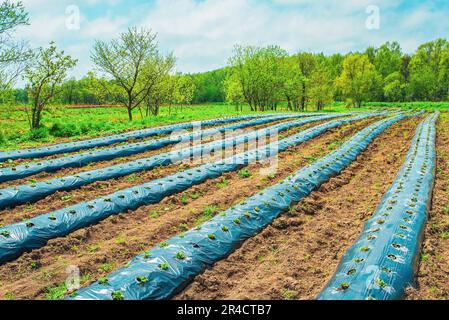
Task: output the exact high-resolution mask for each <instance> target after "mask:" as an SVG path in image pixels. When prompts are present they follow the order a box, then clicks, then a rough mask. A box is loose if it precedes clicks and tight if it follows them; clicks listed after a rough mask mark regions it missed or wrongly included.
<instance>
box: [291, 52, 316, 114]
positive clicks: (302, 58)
mask: <svg viewBox="0 0 449 320" xmlns="http://www.w3.org/2000/svg"><path fill="white" fill-rule="evenodd" d="M296 58H297V60H298V64H299V70H301V74H302V79H303V80H302V84H301V111H304V110H305V109H306V103H307V101H308V100H309V98H310V97H309V89H310V87H309V85H310V78H311V76H312V74H313V72H314V71H315V68H316V59H315V56H314V55H313V54H312V53H307V52H302V53H299V54H297V55H296Z"/></svg>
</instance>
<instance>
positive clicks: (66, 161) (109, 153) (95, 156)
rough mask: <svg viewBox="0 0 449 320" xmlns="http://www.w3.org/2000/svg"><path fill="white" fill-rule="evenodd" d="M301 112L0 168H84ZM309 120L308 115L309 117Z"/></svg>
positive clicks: (18, 174)
mask: <svg viewBox="0 0 449 320" xmlns="http://www.w3.org/2000/svg"><path fill="white" fill-rule="evenodd" d="M297 117H298V116H297V115H280V116H274V117H265V118H262V119H256V120H251V121H248V122H240V123H237V124H233V125H230V126H225V127H220V128H211V129H207V130H203V131H198V132H194V133H188V134H182V135H177V136H173V137H166V138H162V139H158V140H151V141H142V142H137V143H132V144H126V145H122V146H116V147H112V148H106V149H102V150H93V151H90V152H85V153H79V154H75V155H69V156H66V157H61V158H58V159H54V160H46V161H39V162H33V163H29V164H24V165H20V166H15V167H7V168H3V169H0V182H5V181H12V180H17V179H23V178H26V177H29V176H32V175H35V174H38V173H41V172H55V171H58V170H61V169H65V168H73V167H83V166H85V165H88V164H90V163H93V162H98V161H107V160H112V159H116V158H122V157H126V156H130V155H134V154H138V153H142V152H146V151H150V150H157V149H160V148H163V147H165V146H168V145H172V144H177V143H182V142H187V141H192V140H193V141H195V140H198V139H201V138H205V137H209V136H214V135H216V134H219V133H222V132H226V131H232V130H238V129H243V128H247V127H251V126H255V125H261V124H266V123H270V122H274V121H279V120H284V119H289V118H297ZM306 119H307V118H306Z"/></svg>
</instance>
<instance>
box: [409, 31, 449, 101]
mask: <svg viewBox="0 0 449 320" xmlns="http://www.w3.org/2000/svg"><path fill="white" fill-rule="evenodd" d="M409 70H410V96H411V99H413V100H432V101H441V100H445V99H447V98H448V88H449V42H448V41H447V40H445V39H438V40H435V41H432V42H428V43H425V44H423V45H421V46H420V47H419V48H418V50H417V51H416V53H415V54H414V55H413V57H412V58H411V61H410V65H409Z"/></svg>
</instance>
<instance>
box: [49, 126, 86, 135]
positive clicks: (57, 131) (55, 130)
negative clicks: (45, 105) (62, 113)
mask: <svg viewBox="0 0 449 320" xmlns="http://www.w3.org/2000/svg"><path fill="white" fill-rule="evenodd" d="M81 133H82V132H81V129H80V128H79V127H78V126H77V125H75V124H73V123H68V124H61V123H55V124H53V125H52V126H51V128H50V134H51V135H52V136H54V137H60V138H69V137H74V136H79V135H80V134H81Z"/></svg>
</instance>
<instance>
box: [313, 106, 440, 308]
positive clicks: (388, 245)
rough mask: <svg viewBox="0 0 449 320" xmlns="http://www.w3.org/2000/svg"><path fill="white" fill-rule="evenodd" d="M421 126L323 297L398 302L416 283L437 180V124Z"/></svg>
mask: <svg viewBox="0 0 449 320" xmlns="http://www.w3.org/2000/svg"><path fill="white" fill-rule="evenodd" d="M437 118H438V114H433V115H431V116H429V117H428V118H427V119H426V120H425V121H424V122H423V123H421V124H420V126H419V127H418V132H417V134H416V136H415V138H414V140H413V144H412V148H411V150H410V151H409V153H408V155H407V158H406V162H405V164H404V166H403V167H402V169H401V171H400V172H399V174H398V176H397V178H396V180H395V182H394V183H393V185H392V186H391V187H390V189H389V190H388V192H387V193H386V194H385V195H384V197H383V199H382V202H381V203H380V205H379V206H378V207H377V209H376V211H375V212H374V215H373V216H372V218H371V219H370V220H369V221H368V222H367V223H366V225H365V228H364V230H363V232H362V234H361V236H360V238H359V239H358V240H357V241H356V242H355V244H354V245H353V246H352V247H351V248H350V249H349V250H348V251H347V253H346V254H345V255H344V257H343V259H342V262H341V264H340V266H339V267H338V270H337V272H336V274H335V275H334V277H333V278H332V280H331V281H330V282H329V284H328V285H327V286H326V288H325V289H324V291H323V292H322V293H321V294H320V295H319V296H318V299H320V300H328V299H331V300H367V299H369V300H372V299H375V300H397V299H401V298H402V297H403V295H404V292H405V290H406V288H407V287H409V286H412V285H413V283H414V274H415V271H416V267H417V265H418V259H419V256H420V255H419V253H420V246H421V242H422V236H423V231H424V227H425V224H426V221H427V212H428V210H429V207H430V203H431V198H432V190H433V185H434V178H435V172H434V171H435V166H436V164H435V157H436V151H435V136H436V128H435V122H436V120H437Z"/></svg>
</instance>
